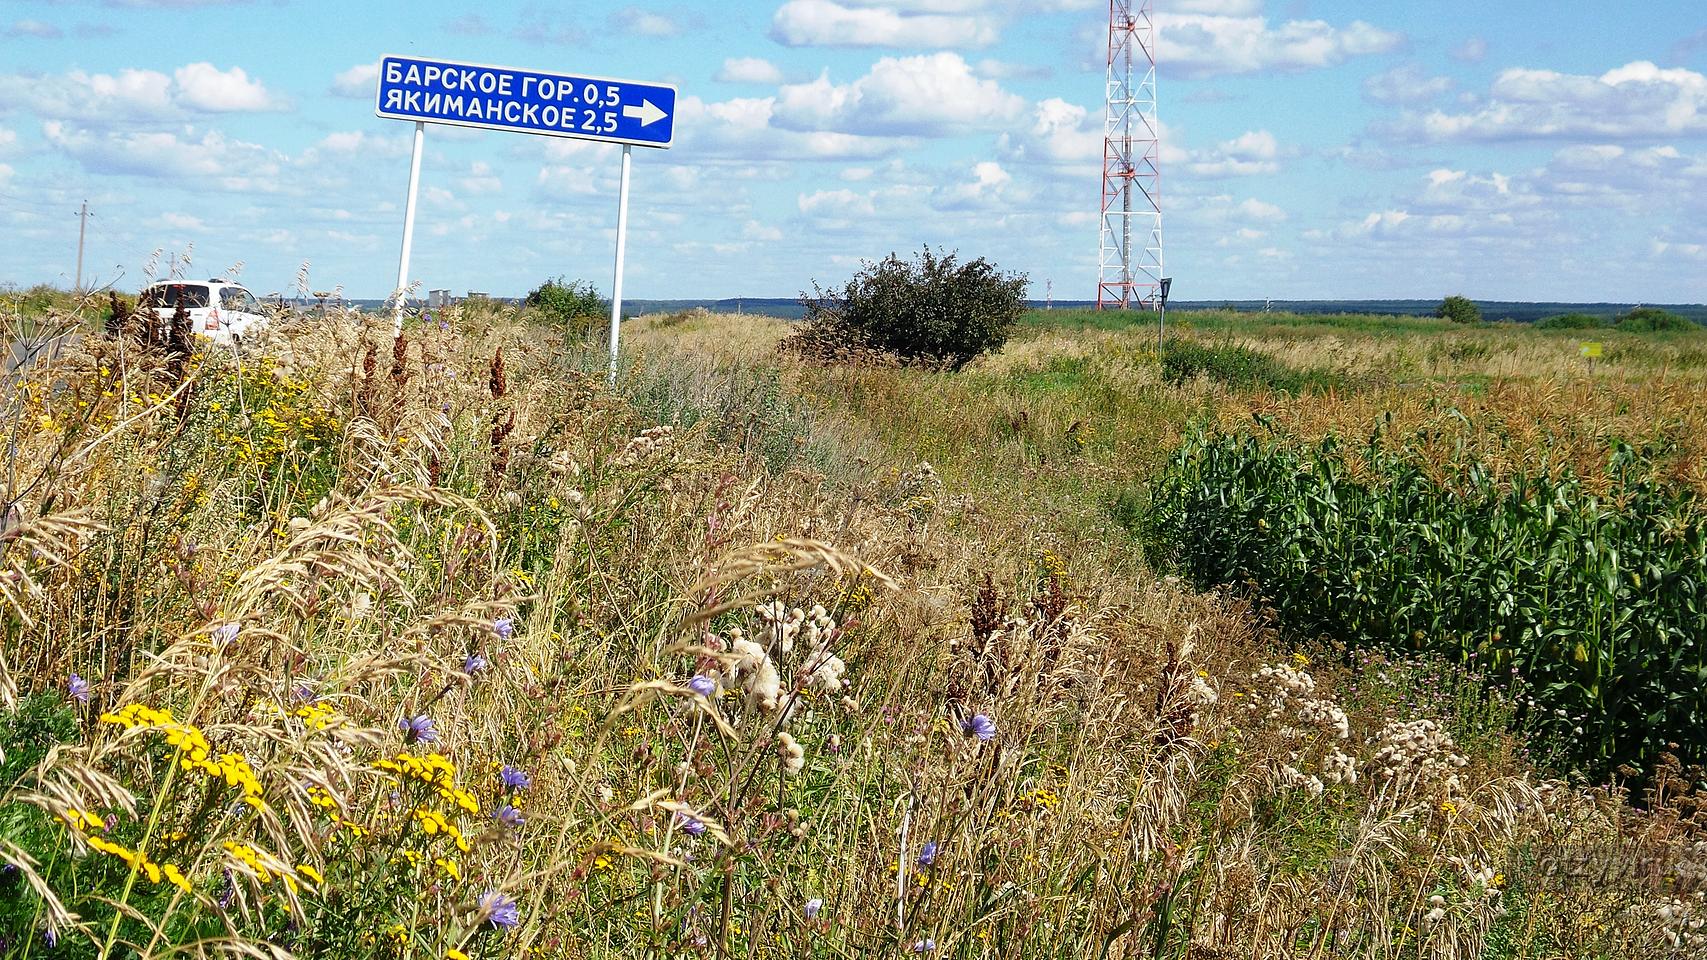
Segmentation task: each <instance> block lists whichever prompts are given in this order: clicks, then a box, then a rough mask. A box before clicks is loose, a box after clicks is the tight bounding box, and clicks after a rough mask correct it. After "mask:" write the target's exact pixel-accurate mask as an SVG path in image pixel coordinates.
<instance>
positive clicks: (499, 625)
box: [492, 617, 516, 640]
mask: <svg viewBox="0 0 1707 960" xmlns="http://www.w3.org/2000/svg"><path fill="white" fill-rule="evenodd" d="M492 632H493V633H495V634H497V635H498V639H500V640H508V639H510V638H511V637H512V636H514V635H515V633H516V621H515V618H513V617H499V618H498V619H496V620H494V621H492Z"/></svg>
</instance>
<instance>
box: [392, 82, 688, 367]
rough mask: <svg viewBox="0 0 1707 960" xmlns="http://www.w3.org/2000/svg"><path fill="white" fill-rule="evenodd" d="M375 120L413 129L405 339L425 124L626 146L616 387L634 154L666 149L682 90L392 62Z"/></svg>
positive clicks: (614, 298)
mask: <svg viewBox="0 0 1707 960" xmlns="http://www.w3.org/2000/svg"><path fill="white" fill-rule="evenodd" d="M374 113H375V115H377V116H381V117H389V118H392V119H397V120H412V121H414V123H415V149H414V154H413V156H412V157H411V159H410V162H409V202H408V205H407V207H406V209H405V210H404V214H403V250H402V255H401V256H400V258H399V262H398V265H397V293H396V296H397V308H396V310H397V312H396V321H395V325H396V327H397V330H398V331H399V332H400V333H401V331H402V324H403V298H404V296H406V295H407V290H408V285H409V254H410V248H411V246H412V245H413V240H414V231H415V199H416V192H417V190H418V189H419V185H420V171H421V144H422V140H423V137H424V133H423V130H424V125H425V124H428V123H443V124H449V125H451V126H458V127H475V128H478V129H482V130H500V131H505V132H509V133H532V134H538V135H541V136H548V137H570V138H573V139H577V140H594V141H599V142H603V143H620V144H622V145H623V146H622V182H621V186H620V187H619V189H618V194H617V217H616V271H615V273H616V275H615V277H614V278H613V281H612V285H611V331H610V378H611V384H612V385H613V386H614V385H615V383H616V369H617V340H618V333H619V331H618V325H619V324H620V323H621V322H622V275H623V266H624V259H625V253H626V248H627V241H628V185H629V168H630V165H631V163H632V159H631V155H632V148H633V147H637V146H639V147H656V148H659V149H668V148H669V147H670V145H671V144H672V143H673V142H674V140H675V135H676V130H675V127H676V88H675V87H673V86H670V85H668V84H659V83H641V82H639V81H634V80H615V79H611V78H609V77H585V76H574V75H568V74H556V73H542V72H540V71H535V70H521V69H517V68H514V67H496V66H491V65H489V64H480V63H463V62H460V61H452V60H427V59H423V58H420V57H401V56H388V57H385V58H384V59H382V60H381V61H380V63H379V84H378V88H377V89H376V91H375V93H374Z"/></svg>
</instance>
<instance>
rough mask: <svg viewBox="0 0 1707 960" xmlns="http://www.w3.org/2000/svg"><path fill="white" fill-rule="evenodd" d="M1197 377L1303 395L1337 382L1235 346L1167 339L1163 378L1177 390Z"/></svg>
mask: <svg viewBox="0 0 1707 960" xmlns="http://www.w3.org/2000/svg"><path fill="white" fill-rule="evenodd" d="M1199 376H1203V377H1208V378H1209V379H1210V380H1213V381H1215V382H1216V383H1219V384H1221V385H1222V386H1226V387H1232V388H1234V389H1249V388H1253V387H1266V388H1268V389H1270V390H1278V391H1281V392H1283V393H1304V392H1306V391H1308V390H1310V389H1313V388H1314V389H1326V388H1328V387H1331V386H1335V385H1337V383H1338V378H1337V377H1335V376H1334V375H1332V374H1328V373H1323V372H1320V371H1299V370H1295V369H1293V368H1292V367H1289V366H1287V365H1286V364H1284V363H1281V362H1280V361H1279V360H1277V359H1275V358H1274V357H1272V356H1269V355H1268V354H1266V353H1263V352H1262V351H1260V350H1252V349H1251V348H1249V347H1242V346H1239V345H1238V344H1232V343H1228V344H1217V345H1214V346H1205V345H1203V344H1199V343H1193V342H1191V341H1189V340H1170V341H1169V342H1168V344H1167V346H1166V347H1165V348H1164V349H1163V351H1162V379H1164V380H1166V381H1167V382H1168V383H1170V384H1172V385H1173V386H1176V387H1177V386H1180V385H1182V384H1184V383H1186V382H1188V381H1191V380H1195V379H1197V378H1198V377H1199Z"/></svg>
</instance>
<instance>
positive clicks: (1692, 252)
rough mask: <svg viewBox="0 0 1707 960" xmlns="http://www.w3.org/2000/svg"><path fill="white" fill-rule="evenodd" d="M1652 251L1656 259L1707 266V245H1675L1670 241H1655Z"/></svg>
mask: <svg viewBox="0 0 1707 960" xmlns="http://www.w3.org/2000/svg"><path fill="white" fill-rule="evenodd" d="M1651 249H1652V250H1653V251H1654V256H1656V257H1666V258H1671V259H1677V260H1687V261H1689V262H1691V263H1702V264H1707V243H1673V242H1671V241H1668V240H1655V241H1653V243H1652V245H1651Z"/></svg>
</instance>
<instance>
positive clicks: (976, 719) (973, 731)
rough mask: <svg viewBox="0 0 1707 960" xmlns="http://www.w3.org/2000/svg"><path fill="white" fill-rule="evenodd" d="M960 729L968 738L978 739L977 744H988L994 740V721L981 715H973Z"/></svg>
mask: <svg viewBox="0 0 1707 960" xmlns="http://www.w3.org/2000/svg"><path fill="white" fill-rule="evenodd" d="M960 729H961V730H962V731H964V732H965V733H966V734H967V735H968V736H973V737H977V738H978V742H979V743H989V742H990V741H991V740H994V739H996V721H994V720H991V719H990V718H989V717H987V716H985V715H984V714H982V713H975V714H973V715H972V718H971V719H970V720H967V721H966V722H965V723H963V724H961V727H960Z"/></svg>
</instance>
